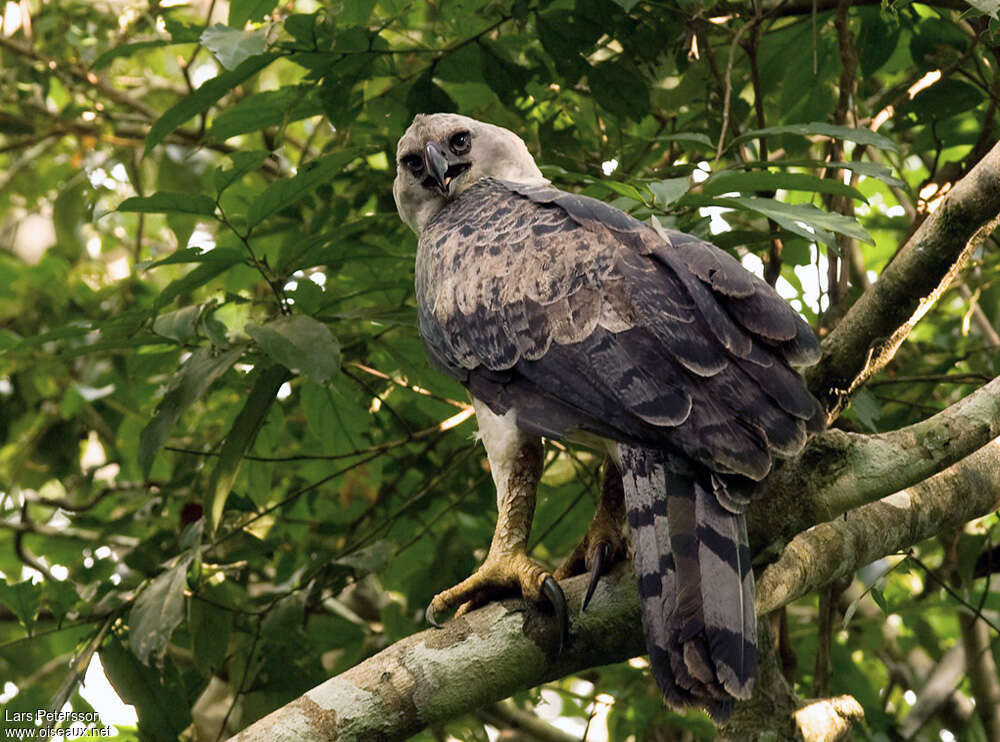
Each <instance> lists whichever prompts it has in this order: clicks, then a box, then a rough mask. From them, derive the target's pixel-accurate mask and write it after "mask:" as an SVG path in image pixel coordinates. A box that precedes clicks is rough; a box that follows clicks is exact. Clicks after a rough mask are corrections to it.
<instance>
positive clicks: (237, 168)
mask: <svg viewBox="0 0 1000 742" xmlns="http://www.w3.org/2000/svg"><path fill="white" fill-rule="evenodd" d="M270 156H271V153H270V152H268V151H267V150H263V149H253V150H250V151H249V152H232V153H231V154H230V155H229V159H230V160H232V161H233V166H232V167H231V168H229V169H227V170H224V169H222V168H219V169H218V170H216V171H215V176H214V182H215V190H216V192H217V193H218V194H219V195H222V192H223V191H224V190H226V189H227V188H229V186H231V185H232V184H233V183H235V182H236V181H238V180H239V179H240V178H242V177H243V176H244V175H246V174H247V173H251V172H253V171H254V170H256V169H257V168H259V167H260V166H261V165H263V164H264V161H265V160H266V159H267V158H268V157H270Z"/></svg>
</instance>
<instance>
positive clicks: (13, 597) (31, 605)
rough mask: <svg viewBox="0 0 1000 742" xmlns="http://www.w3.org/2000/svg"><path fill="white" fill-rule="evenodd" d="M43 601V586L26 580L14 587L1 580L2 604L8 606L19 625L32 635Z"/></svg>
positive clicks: (0, 596)
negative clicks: (39, 607)
mask: <svg viewBox="0 0 1000 742" xmlns="http://www.w3.org/2000/svg"><path fill="white" fill-rule="evenodd" d="M41 601H42V585H41V584H38V585H36V584H35V583H33V582H32V581H31V580H24V581H23V582H18V583H16V584H14V585H10V584H8V583H7V582H6V581H4V580H0V604H2V605H5V606H7V608H8V609H9V610H10V612H11V613H13V614H14V616H16V617H17V621H18V623H20V624H21V625H22V626H23V627H24V628H26V629H27V630H28V633H29V634H30V633H31V628H32V626H34V624H35V618H36V617H37V616H38V606H39V605H40V604H41Z"/></svg>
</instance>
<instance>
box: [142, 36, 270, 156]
mask: <svg viewBox="0 0 1000 742" xmlns="http://www.w3.org/2000/svg"><path fill="white" fill-rule="evenodd" d="M277 58H278V55H277V54H261V55H259V56H255V57H251V58H250V59H247V60H246V61H245V62H243V63H242V64H241V65H240V66H239V67H237V68H236V69H234V70H228V71H226V72H223V73H222V74H221V75H219V76H218V77H213V78H212V79H211V80H209V81H208V82H206V83H205V84H204V85H202V86H201V87H200V88H198V89H197V90H196V91H195V92H194V93H193V94H192V95H188V96H186V97H184V98H182V99H181V101H180V102H179V103H177V104H175V105H174V106H173V107H171V108H169V109H168V110H167V112H166V113H164V114H163V115H162V116H160V118H159V119H157V121H156V123H155V124H153V126H152V128H151V129H150V130H149V134H147V135H146V154H149V152H150V151H151V150H152V149H153V148H154V147H155V146H156V145H157V144H159V143H160V142H162V141H163V139H164V138H165V137H166V136H167V135H168V134H170V133H171V132H172V131H173V130H174V129H176V128H177V127H178V126H180V125H181V124H183V123H184V122H185V121H188V120H189V119H191V118H192V117H194V116H197V115H198V114H199V113H202V112H204V111H207V110H208V109H209V108H210V107H211V106H212V105H214V104H215V103H216V102H218V100H219V99H220V98H221V97H222V96H224V95H225V94H226V93H228V92H229V91H230V90H232V89H233V88H235V87H236V86H237V85H239V84H241V83H243V82H245V81H246V80H249V79H250V78H251V77H253V76H254V75H256V74H257V73H258V72H260V71H261V70H262V69H264V68H265V67H267V66H268V65H269V64H271V62H273V61H274V60H275V59H277Z"/></svg>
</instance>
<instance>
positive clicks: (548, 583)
mask: <svg viewBox="0 0 1000 742" xmlns="http://www.w3.org/2000/svg"><path fill="white" fill-rule="evenodd" d="M542 592H543V593H544V594H545V597H546V598H548V600H549V603H551V604H552V609H553V610H554V611H555V613H556V621H557V622H558V624H559V654H562V651H563V646H565V644H566V638H567V637H568V636H569V610H568V609H567V608H566V596H565V595H564V594H563V591H562V588H561V587H559V583H558V582H556V581H555V579H553V578H552V577H551V576H549V577H546V578H545V580H544V581H543V582H542Z"/></svg>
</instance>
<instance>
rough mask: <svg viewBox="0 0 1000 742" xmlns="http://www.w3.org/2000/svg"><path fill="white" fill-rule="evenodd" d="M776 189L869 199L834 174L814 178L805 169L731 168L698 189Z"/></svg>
mask: <svg viewBox="0 0 1000 742" xmlns="http://www.w3.org/2000/svg"><path fill="white" fill-rule="evenodd" d="M778 189H782V190H786V191H809V192H811V193H832V194H835V195H837V196H846V197H847V198H854V199H857V200H859V201H863V202H864V203H868V199H866V198H865V196H864V194H863V193H861V191H859V190H858V189H857V188H853V187H851V186H849V185H847V184H845V183H844V182H842V181H839V180H835V179H833V178H817V177H816V176H815V175H807V174H806V173H787V172H782V173H769V172H734V171H731V170H730V171H723V172H719V173H715V174H713V175H711V176H710V177H709V178H708V179H707V180H706V181H705V182H704V183H702V184H701V192H702V193H704V194H705V195H706V196H718V195H720V194H722V193H729V192H731V191H738V192H740V193H756V192H758V191H776V190H778Z"/></svg>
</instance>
